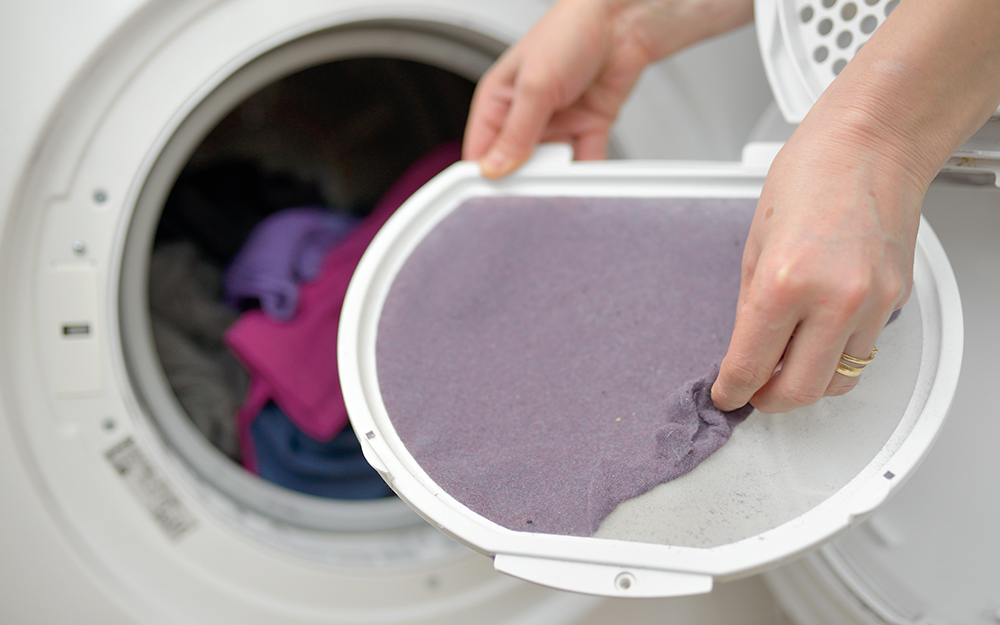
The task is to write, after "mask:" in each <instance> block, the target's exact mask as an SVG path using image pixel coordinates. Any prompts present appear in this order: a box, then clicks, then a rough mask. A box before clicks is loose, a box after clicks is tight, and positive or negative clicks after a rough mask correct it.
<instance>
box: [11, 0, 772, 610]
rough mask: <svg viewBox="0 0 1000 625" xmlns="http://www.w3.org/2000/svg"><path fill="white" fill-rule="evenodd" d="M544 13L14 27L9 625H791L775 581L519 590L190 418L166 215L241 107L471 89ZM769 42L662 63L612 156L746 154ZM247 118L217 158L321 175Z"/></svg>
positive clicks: (105, 8)
mask: <svg viewBox="0 0 1000 625" xmlns="http://www.w3.org/2000/svg"><path fill="white" fill-rule="evenodd" d="M546 8H547V7H546V3H545V2H539V1H535V0H517V1H515V2H507V3H493V2H461V1H458V0H396V1H393V2H385V3H371V2H363V1H361V0H323V1H313V0H308V1H303V2H296V3H282V2H275V1H273V0H242V1H240V2H227V1H218V0H183V1H174V0H171V1H166V0H149V1H147V0H125V1H118V0H116V1H107V2H100V3H89V4H88V5H86V6H84V5H80V4H79V3H73V2H65V1H59V0H50V1H46V2H34V3H14V4H11V5H9V6H6V7H4V8H3V9H0V14H2V19H0V24H2V26H0V29H2V36H0V41H2V42H3V43H2V44H0V45H2V54H3V56H4V58H5V59H6V61H5V63H4V64H3V69H2V70H0V71H2V74H0V77H2V80H3V83H4V84H5V85H6V86H7V89H8V93H9V94H10V96H9V97H7V98H4V102H3V105H2V106H3V120H4V121H3V122H2V132H0V135H2V137H3V145H4V148H3V151H2V156H0V159H2V160H0V291H2V297H3V302H4V304H3V305H2V306H0V354H2V356H0V422H2V424H3V425H2V430H0V432H2V433H0V446H2V449H0V465H2V466H0V498H2V501H3V502H4V505H3V508H4V512H3V514H2V515H0V524H2V531H0V559H2V560H3V563H4V564H3V565H2V567H0V579H2V582H3V583H2V586H3V588H4V590H3V597H4V598H3V600H2V601H0V605H2V607H0V615H2V620H4V621H5V622H17V623H32V622H37V623H49V622H57V621H65V620H75V621H83V622H101V623H174V622H184V623H224V622H237V621H239V622H245V623H279V622H280V623H320V622H322V623H357V622H379V623H413V624H415V623H431V622H433V623H469V622H476V623H600V622H607V621H609V620H611V619H614V620H620V621H625V620H630V621H631V622H636V623H641V622H654V620H656V621H659V620H661V619H662V618H663V617H664V615H665V614H670V613H674V614H677V615H678V616H680V617H683V618H686V619H687V620H688V621H690V622H705V623H710V622H721V621H734V620H740V621H742V622H754V623H758V622H759V623H766V622H771V620H772V616H773V604H772V602H771V599H770V595H769V594H768V592H767V591H766V590H765V588H764V585H763V583H762V581H761V580H759V579H751V580H747V581H742V582H735V583H732V584H728V585H723V586H721V587H720V588H719V589H717V590H716V591H715V592H714V593H713V594H711V595H707V596H705V597H701V598H693V599H681V600H674V601H670V602H652V603H648V602H632V603H627V602H617V601H607V600H598V599H594V598H590V597H584V596H579V595H571V594H567V593H558V592H555V591H550V590H546V589H543V588H540V587H537V586H534V585H531V584H528V583H524V582H520V581H518V580H515V579H512V578H508V577H506V576H502V575H499V574H497V573H496V572H495V571H494V570H493V568H492V565H491V563H490V562H489V560H488V559H486V558H484V557H482V556H480V555H477V554H475V553H473V552H471V551H469V550H467V549H465V548H464V547H461V546H459V545H457V544H456V543H454V542H452V541H451V540H450V539H448V538H446V537H444V536H443V535H441V534H439V533H438V532H437V531H436V530H435V529H433V528H431V527H430V526H428V525H427V524H425V523H424V522H423V521H421V520H420V519H419V518H418V517H417V516H416V515H415V514H413V513H412V512H410V511H409V509H408V508H406V507H405V506H404V505H403V504H402V503H401V502H399V501H397V500H393V499H386V500H379V501H370V502H345V501H327V500H318V499H316V498H311V497H306V496H302V495H298V494H295V493H291V492H289V491H286V490H284V489H280V488H278V487H275V486H273V485H271V484H268V483H266V482H263V481H261V480H259V479H257V478H255V477H253V476H251V475H249V474H247V473H246V472H244V471H242V470H241V469H240V468H239V467H237V466H236V465H235V464H233V463H232V462H230V461H229V460H228V459H227V458H225V457H224V456H223V455H222V454H221V453H220V452H219V451H218V450H217V449H215V448H214V447H213V446H212V445H210V444H208V443H207V441H206V440H205V439H204V437H202V436H201V435H200V434H199V432H198V431H197V430H196V429H195V428H194V427H193V426H192V425H191V423H190V422H189V421H187V420H185V419H184V416H183V413H182V412H181V409H180V407H179V405H178V402H177V400H176V397H174V396H173V395H172V393H171V391H170V389H169V386H168V385H167V384H166V383H165V382H164V379H163V373H162V368H161V367H160V365H159V361H158V358H157V353H156V350H155V347H154V345H153V343H152V339H151V337H150V336H149V333H148V330H147V331H144V330H143V328H144V327H145V326H143V322H142V320H143V319H144V318H145V316H147V315H148V310H146V308H145V304H144V302H145V300H144V296H143V294H144V289H145V284H144V279H145V278H144V277H143V276H145V275H146V273H145V270H146V265H148V262H149V258H148V253H149V249H150V246H151V241H152V238H153V236H154V233H155V229H156V226H157V223H158V220H159V216H160V213H161V211H162V208H163V204H164V202H165V200H166V197H167V195H168V193H169V191H170V189H171V187H172V185H173V184H174V181H175V180H176V179H177V177H178V176H179V174H180V172H181V171H182V170H183V168H184V167H185V166H186V164H187V163H188V162H189V161H190V160H191V159H192V158H193V157H198V158H201V157H203V156H204V155H205V154H206V153H209V152H206V151H204V150H202V151H201V152H198V148H199V146H201V145H203V144H204V143H205V139H206V137H208V136H210V135H211V133H212V131H213V129H215V128H217V126H218V125H219V124H220V123H221V122H222V121H223V120H225V119H227V118H228V119H232V117H231V113H232V112H233V111H234V110H236V109H238V108H239V106H240V105H241V103H245V102H251V101H256V102H258V103H259V102H260V99H259V98H261V97H263V98H264V99H265V100H266V98H267V97H268V96H267V93H270V92H269V91H268V89H271V90H272V91H273V89H274V88H276V87H274V86H275V85H279V86H280V85H287V84H288V83H287V82H283V81H286V80H287V79H288V77H290V76H293V75H301V72H303V71H307V70H310V69H313V68H321V67H330V66H331V65H336V64H338V63H340V64H342V65H341V67H342V66H343V64H344V63H348V62H362V63H368V65H366V66H364V67H362V68H361V69H360V70H358V68H357V67H355V74H357V73H358V72H359V71H360V72H361V73H362V74H363V73H364V72H365V71H374V72H381V71H383V70H384V71H386V72H388V71H389V70H390V69H391V70H392V71H397V70H399V68H400V67H401V66H406V67H410V68H413V67H420V68H424V69H421V70H420V71H419V72H417V73H418V74H419V73H421V72H423V73H422V74H421V75H426V74H427V73H428V72H430V73H432V74H434V76H435V77H436V78H434V79H433V80H441V81H444V82H446V83H448V84H451V85H457V87H455V89H456V92H460V91H461V90H462V89H463V87H462V85H463V84H464V85H465V86H466V87H469V86H471V84H472V83H473V82H474V81H475V80H476V79H477V78H478V76H479V75H480V74H481V73H482V72H483V71H484V70H485V68H486V67H487V66H488V65H489V64H490V62H491V61H492V60H493V59H494V58H495V56H496V55H497V54H498V53H499V52H500V51H501V50H502V49H503V48H504V47H505V46H506V45H507V44H509V43H510V42H511V41H514V40H515V39H516V38H517V37H519V36H520V35H521V34H523V33H524V32H525V31H526V30H527V28H528V27H529V26H530V25H531V24H532V23H533V22H534V21H535V20H537V18H538V17H540V15H541V14H542V12H543V11H544V10H545V9H546ZM754 46H755V41H754V37H753V33H752V31H750V30H748V29H744V30H742V31H740V32H737V33H734V34H732V35H728V36H725V37H722V38H719V39H717V40H715V41H713V42H709V43H706V44H705V45H702V46H699V47H697V48H695V49H693V50H690V51H688V52H685V53H684V54H682V55H679V56H678V57H676V58H675V59H672V60H671V61H669V62H667V63H664V64H661V65H659V66H657V67H654V68H651V69H650V70H649V71H648V72H647V73H646V74H645V76H644V78H643V80H642V81H641V83H640V85H639V87H638V89H637V92H636V94H635V95H634V97H633V98H632V99H631V100H630V102H629V103H628V105H627V106H626V108H625V111H624V113H623V116H622V118H621V120H620V122H619V124H618V125H617V126H616V128H615V133H614V138H613V147H614V151H615V153H616V154H617V155H618V156H622V157H643V158H651V157H657V158H671V157H673V158H676V157H681V156H683V157H684V158H705V159H735V158H738V156H739V153H740V149H741V147H742V145H743V144H744V143H745V142H746V139H747V137H748V136H749V134H750V131H751V128H752V126H753V124H754V122H755V121H756V119H757V117H758V116H759V115H760V113H761V111H763V110H764V108H765V107H766V106H767V104H768V102H769V101H770V93H769V92H768V90H767V87H766V83H765V80H764V77H763V72H762V69H761V66H760V64H759V62H758V61H757V57H756V53H755V52H754ZM365 68H369V69H368V70H366V69H365ZM372 68H374V69H372ZM404 73H405V72H404ZM380 76H381V74H380ZM383 78H385V77H384V76H383ZM410 78H412V75H411V76H410ZM410 78H406V80H404V79H402V78H401V79H400V84H399V90H398V97H396V98H393V99H392V101H391V102H388V105H389V106H387V107H383V109H379V110H372V111H371V113H372V114H373V115H374V116H375V117H376V118H377V116H378V115H379V114H386V115H390V116H392V115H399V114H400V111H404V112H405V113H406V114H405V115H402V117H401V118H400V119H402V120H403V123H406V124H410V126H409V127H410V128H417V127H419V126H420V124H421V121H425V120H426V119H427V118H428V117H429V116H431V112H428V111H427V110H419V109H413V107H411V106H410V105H411V104H416V103H418V102H417V101H416V100H414V99H412V93H413V92H412V90H410V91H408V90H407V88H406V87H413V85H414V83H413V82H412V80H411V81H410V82H407V80H410ZM384 84H385V81H383V85H384ZM277 88H278V89H279V91H280V89H281V88H282V87H277ZM422 88H427V86H426V85H424V84H417V85H416V89H417V91H419V90H420V89H422ZM265 92H267V93H265ZM262 93H263V94H264V95H261V94H262ZM295 93H296V94H298V96H303V92H301V91H297V92H295ZM735 93H739V94H740V98H739V101H738V105H737V104H736V100H735V99H734V98H733V97H732V94H735ZM255 94H257V95H255ZM364 95H365V94H363V93H357V94H348V97H349V98H350V97H358V98H362V97H363V96H364ZM304 97H308V93H305V96H304ZM254 98H258V99H257V100H254ZM257 110H258V111H259V110H261V109H257ZM240 111H241V113H240V115H244V117H245V119H243V122H244V124H243V125H242V126H240V125H237V128H236V131H235V132H234V133H233V134H231V135H230V136H229V138H228V139H227V141H226V142H224V143H223V145H222V146H221V147H219V146H218V145H216V148H218V152H217V154H226V153H234V152H235V153H239V154H241V155H244V156H245V155H247V154H251V155H256V157H258V158H263V159H264V160H267V159H271V160H270V161H268V162H267V163H266V164H267V165H268V166H272V167H285V166H288V167H306V168H311V169H310V172H311V173H315V172H316V171H319V170H321V169H322V165H323V162H322V159H320V158H319V156H316V155H311V154H304V152H308V150H303V149H301V146H300V145H298V144H293V143H290V142H282V141H281V136H280V132H279V136H278V137H277V138H276V139H275V140H274V141H272V142H267V141H257V142H254V141H245V139H247V137H248V134H247V133H248V132H249V131H248V130H247V129H248V128H251V129H252V128H253V127H254V126H253V124H254V123H257V122H260V121H261V120H260V119H257V118H254V117H253V111H254V109H253V107H252V106H251V107H249V108H247V107H244V108H242V109H240ZM255 119H256V121H255ZM237 121H239V120H237ZM270 121H274V120H270ZM277 121H278V123H277V124H276V125H271V126H268V127H269V128H272V129H274V128H279V129H280V128H281V127H282V123H281V122H282V120H281V119H279V120H277ZM284 121H285V122H289V121H294V120H284ZM376 121H377V119H376ZM290 126H294V124H291V123H289V124H285V125H284V128H286V129H287V128H288V127H290ZM445 126H447V124H445ZM362 130H364V128H362ZM442 132H448V131H442ZM272 139H274V137H272ZM315 139H316V137H313V140H314V141H315ZM338 140H341V141H343V137H332V138H330V141H332V142H334V143H335V142H336V141H338ZM248 145H249V147H248ZM313 145H316V144H315V143H314V144H313ZM386 147H387V148H388V147H390V146H386ZM352 150H354V151H353V152H352ZM334 151H335V152H337V154H339V156H340V157H342V158H350V157H352V156H358V154H357V150H356V149H354V148H350V147H349V146H348V147H345V148H344V149H341V150H339V151H337V150H334ZM199 155H200V156H199ZM310 156H316V158H313V159H312V160H310V158H309V157H310ZM265 157H266V158H265ZM400 158H402V157H400ZM354 162H355V164H357V163H360V162H362V161H361V160H355V161H354ZM392 166H393V167H398V166H399V163H398V162H394V164H393V165H392ZM348 169H349V168H348ZM388 169H389V170H391V167H388ZM345 171H347V170H345V169H343V168H342V169H339V170H337V174H336V175H331V176H330V177H329V179H327V180H325V182H324V183H323V184H325V185H327V187H328V188H329V189H339V190H340V191H341V192H342V193H343V194H344V197H347V198H348V199H351V200H358V198H361V199H360V200H358V201H363V200H364V199H365V197H366V196H365V191H364V189H365V188H367V189H368V191H369V192H371V193H374V192H375V191H372V189H376V188H377V184H375V183H373V184H374V186H370V187H359V186H351V185H346V186H345V185H344V184H342V183H344V181H345V180H347V181H348V182H349V181H350V180H352V179H351V178H350V177H349V176H346V174H345V173H344V172H345ZM353 171H363V172H366V173H368V174H371V173H372V172H371V168H370V166H357V167H355V168H354V170H353ZM390 173H391V172H390ZM345 176H346V177H345ZM372 177H374V178H376V179H378V176H369V178H372ZM384 177H385V178H388V177H391V176H390V175H389V173H386V175H385V176H384ZM379 184H381V183H379ZM345 189H346V190H345ZM331 192H335V191H331ZM123 276H126V278H123ZM128 276H137V277H134V278H129V277H128Z"/></svg>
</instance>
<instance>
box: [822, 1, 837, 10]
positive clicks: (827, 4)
mask: <svg viewBox="0 0 1000 625" xmlns="http://www.w3.org/2000/svg"><path fill="white" fill-rule="evenodd" d="M835 4H837V0H823V6H825V7H826V8H828V9H829V8H830V7H832V6H833V5H835Z"/></svg>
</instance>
